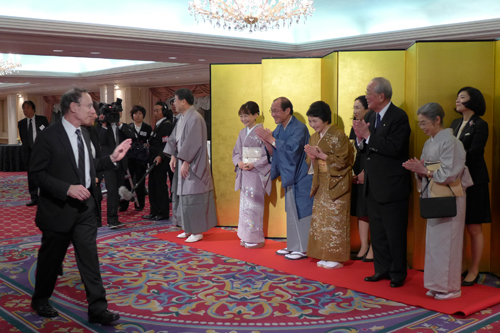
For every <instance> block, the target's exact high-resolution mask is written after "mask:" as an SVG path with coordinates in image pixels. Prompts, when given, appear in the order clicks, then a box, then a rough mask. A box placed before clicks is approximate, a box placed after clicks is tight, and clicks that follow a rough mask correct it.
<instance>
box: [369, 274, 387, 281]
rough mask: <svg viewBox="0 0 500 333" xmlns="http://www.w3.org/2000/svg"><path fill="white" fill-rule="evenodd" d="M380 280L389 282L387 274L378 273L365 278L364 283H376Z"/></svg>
mask: <svg viewBox="0 0 500 333" xmlns="http://www.w3.org/2000/svg"><path fill="white" fill-rule="evenodd" d="M380 280H390V277H389V274H387V273H385V274H380V273H375V274H374V275H372V276H367V277H365V281H367V282H377V281H380Z"/></svg>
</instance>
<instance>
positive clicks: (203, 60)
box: [198, 59, 207, 61]
mask: <svg viewBox="0 0 500 333" xmlns="http://www.w3.org/2000/svg"><path fill="white" fill-rule="evenodd" d="M198 61H207V59H198Z"/></svg>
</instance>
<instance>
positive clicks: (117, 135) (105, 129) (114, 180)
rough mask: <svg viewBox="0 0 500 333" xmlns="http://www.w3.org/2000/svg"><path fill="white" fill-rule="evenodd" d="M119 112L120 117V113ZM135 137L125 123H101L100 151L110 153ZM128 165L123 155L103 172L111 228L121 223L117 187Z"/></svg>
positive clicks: (105, 153) (122, 180)
mask: <svg viewBox="0 0 500 333" xmlns="http://www.w3.org/2000/svg"><path fill="white" fill-rule="evenodd" d="M119 113H120V118H121V116H122V113H121V112H119ZM133 138H135V132H134V131H133V130H132V129H131V128H130V126H128V125H127V124H123V123H122V122H120V121H118V122H116V123H103V125H102V127H101V132H100V133H99V142H100V144H101V153H102V155H103V156H105V155H109V154H111V153H112V152H113V151H114V149H115V148H116V147H117V146H118V145H119V144H120V143H121V142H123V141H124V140H125V139H133ZM127 167H128V158H127V157H126V156H125V157H124V158H123V160H122V161H120V162H119V163H118V165H117V168H116V169H114V170H111V171H107V172H105V173H104V181H105V183H106V189H107V196H106V202H107V205H108V207H107V208H108V210H107V217H108V226H109V227H110V228H111V229H116V228H118V227H119V226H120V225H121V224H122V223H121V222H120V221H118V208H119V206H120V195H119V194H118V188H119V187H120V186H122V185H123V182H124V180H125V174H126V171H127Z"/></svg>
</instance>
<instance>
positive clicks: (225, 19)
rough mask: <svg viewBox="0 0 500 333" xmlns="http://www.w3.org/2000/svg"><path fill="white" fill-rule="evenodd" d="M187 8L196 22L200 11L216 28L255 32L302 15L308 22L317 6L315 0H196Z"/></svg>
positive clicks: (278, 25) (296, 19)
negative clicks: (314, 3)
mask: <svg viewBox="0 0 500 333" xmlns="http://www.w3.org/2000/svg"><path fill="white" fill-rule="evenodd" d="M188 10H189V12H190V13H191V15H194V17H195V19H196V22H197V23H199V21H198V16H197V15H200V16H201V17H202V19H203V22H206V21H208V22H210V24H212V25H213V26H214V27H216V28H221V27H222V28H223V29H226V28H227V29H228V30H229V31H231V30H236V31H243V30H246V29H248V31H249V32H253V31H267V30H272V29H279V28H280V27H282V28H285V27H291V25H292V23H293V22H294V21H295V22H296V23H299V22H300V19H302V18H303V19H304V23H305V21H306V18H307V16H312V13H313V12H314V7H313V1H312V0H272V1H269V0H209V1H208V0H194V1H191V2H189V7H188Z"/></svg>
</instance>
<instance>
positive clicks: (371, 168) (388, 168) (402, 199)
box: [353, 77, 411, 288]
mask: <svg viewBox="0 0 500 333" xmlns="http://www.w3.org/2000/svg"><path fill="white" fill-rule="evenodd" d="M391 97H392V87H391V83H390V82H389V81H388V80H387V79H385V78H382V77H377V78H374V79H373V80H372V81H370V83H369V84H368V87H367V88H366V99H367V101H368V107H369V108H370V109H371V110H373V111H375V112H374V113H372V114H371V115H370V116H369V117H368V118H367V119H366V122H365V121H364V120H355V121H354V123H353V128H354V132H355V133H356V136H357V141H358V143H359V144H362V145H363V146H364V148H363V149H367V150H368V151H367V157H366V162H365V187H364V194H365V195H366V197H367V206H368V217H369V219H370V236H371V240H372V244H373V253H374V264H375V274H374V275H373V276H368V277H366V278H365V281H369V282H376V281H379V280H382V279H390V280H391V284H390V285H391V287H393V288H397V287H401V286H403V284H404V281H405V279H406V275H407V271H406V263H407V260H406V246H407V241H406V238H407V236H406V231H407V226H408V198H409V195H410V173H409V172H408V171H407V170H406V169H405V168H403V166H402V164H403V162H405V161H407V160H408V156H409V143H410V133H411V129H410V124H409V122H408V116H407V115H406V113H405V112H404V111H403V110H402V109H400V108H398V107H397V106H395V105H394V104H392V103H391Z"/></svg>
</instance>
